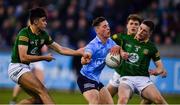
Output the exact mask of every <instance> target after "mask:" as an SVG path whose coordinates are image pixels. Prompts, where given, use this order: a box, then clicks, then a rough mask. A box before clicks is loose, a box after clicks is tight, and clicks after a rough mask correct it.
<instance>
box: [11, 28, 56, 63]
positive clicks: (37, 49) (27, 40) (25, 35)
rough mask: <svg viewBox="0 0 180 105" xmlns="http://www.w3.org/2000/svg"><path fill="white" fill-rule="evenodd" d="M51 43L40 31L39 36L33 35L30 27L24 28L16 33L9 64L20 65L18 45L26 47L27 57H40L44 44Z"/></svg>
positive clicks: (46, 35) (49, 38)
mask: <svg viewBox="0 0 180 105" xmlns="http://www.w3.org/2000/svg"><path fill="white" fill-rule="evenodd" d="M52 43H53V41H52V39H51V37H50V36H49V35H48V33H47V32H45V31H41V32H40V34H39V35H36V34H33V33H32V31H31V29H30V27H25V28H23V29H21V30H20V32H19V33H18V35H17V37H16V40H15V44H14V47H13V51H12V55H11V59H12V60H11V62H12V63H22V62H21V60H20V58H19V49H18V45H25V46H28V51H27V54H28V55H41V48H42V46H43V45H44V44H46V45H49V44H52Z"/></svg>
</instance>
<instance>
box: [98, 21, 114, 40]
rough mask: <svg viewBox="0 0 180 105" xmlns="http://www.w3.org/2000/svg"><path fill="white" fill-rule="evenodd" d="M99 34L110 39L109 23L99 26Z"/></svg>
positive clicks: (105, 22)
mask: <svg viewBox="0 0 180 105" xmlns="http://www.w3.org/2000/svg"><path fill="white" fill-rule="evenodd" d="M96 31H97V34H99V35H101V36H102V37H105V38H109V37H110V34H111V32H110V27H109V24H108V22H107V21H106V20H105V21H103V22H101V23H100V24H99V26H97V30H96Z"/></svg>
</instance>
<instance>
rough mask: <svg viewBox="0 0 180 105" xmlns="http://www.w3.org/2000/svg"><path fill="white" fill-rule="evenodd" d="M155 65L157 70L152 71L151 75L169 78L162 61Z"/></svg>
mask: <svg viewBox="0 0 180 105" xmlns="http://www.w3.org/2000/svg"><path fill="white" fill-rule="evenodd" d="M155 65H156V69H155V70H150V71H149V73H150V74H151V75H155V76H157V75H161V76H162V77H166V76H167V72H166V70H165V69H164V66H163V64H162V62H161V60H158V61H156V62H155Z"/></svg>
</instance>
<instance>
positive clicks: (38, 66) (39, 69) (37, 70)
mask: <svg viewBox="0 0 180 105" xmlns="http://www.w3.org/2000/svg"><path fill="white" fill-rule="evenodd" d="M30 67H31V69H32V72H33V73H34V74H35V76H36V77H37V78H38V79H39V80H40V81H41V82H42V83H43V82H44V72H43V70H44V67H43V63H42V61H38V62H34V63H31V64H30Z"/></svg>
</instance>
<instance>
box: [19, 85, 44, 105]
mask: <svg viewBox="0 0 180 105" xmlns="http://www.w3.org/2000/svg"><path fill="white" fill-rule="evenodd" d="M21 88H22V89H23V90H24V91H25V92H26V93H27V94H29V95H30V96H32V97H31V98H28V99H23V100H21V101H20V102H19V103H18V104H42V103H43V102H42V100H41V98H40V97H39V96H38V95H37V94H36V93H35V92H33V91H31V90H30V89H27V88H25V87H21Z"/></svg>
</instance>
